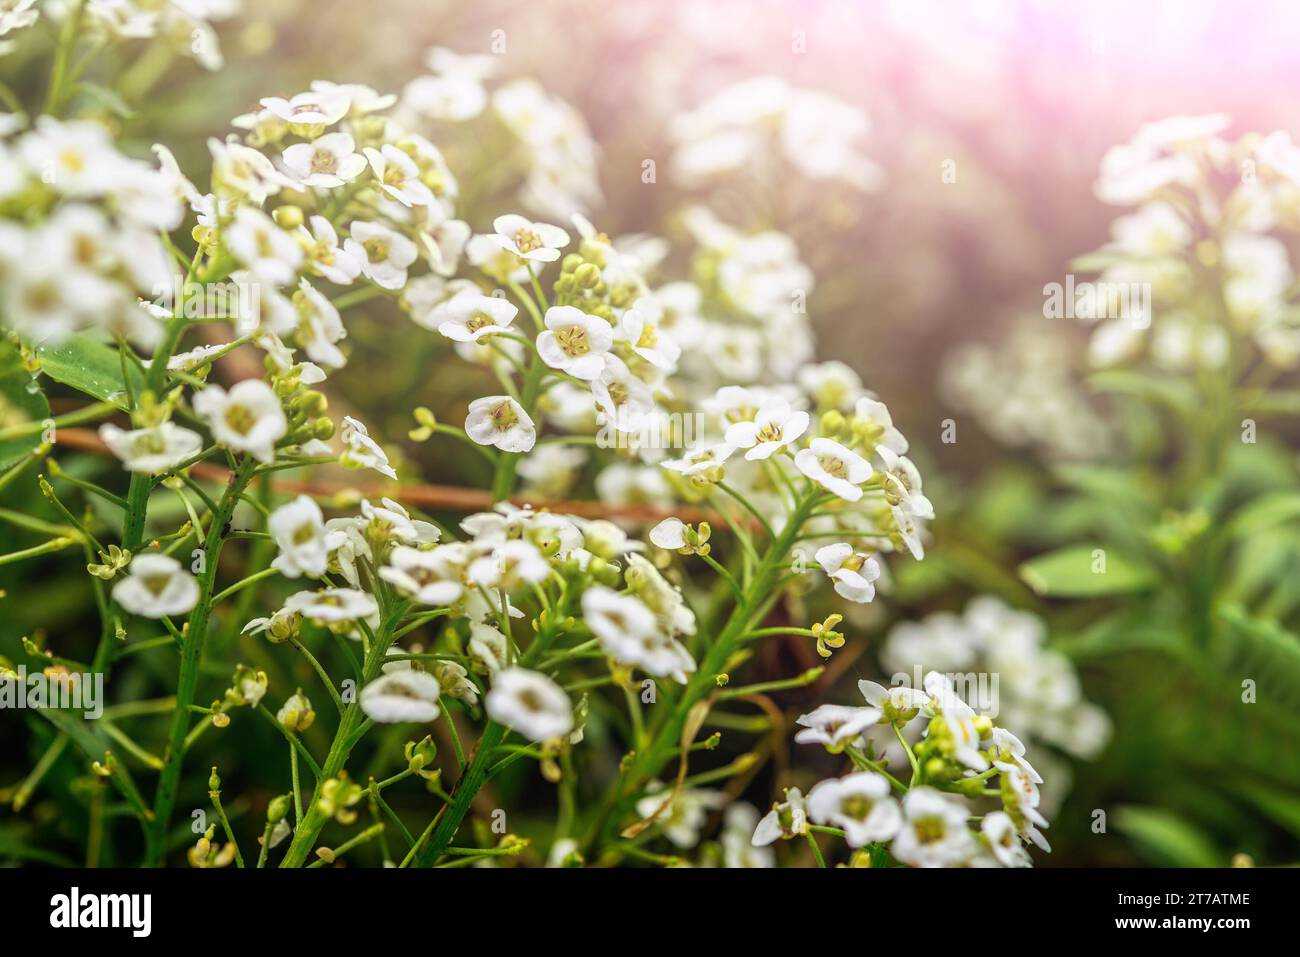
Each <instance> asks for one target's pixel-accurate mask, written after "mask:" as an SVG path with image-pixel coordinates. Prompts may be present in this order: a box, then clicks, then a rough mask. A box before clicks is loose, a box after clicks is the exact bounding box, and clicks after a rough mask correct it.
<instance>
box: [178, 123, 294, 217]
mask: <svg viewBox="0 0 1300 957" xmlns="http://www.w3.org/2000/svg"><path fill="white" fill-rule="evenodd" d="M208 149H209V151H210V152H211V153H212V188H213V190H214V192H215V193H216V194H217V195H218V196H219V197H221V198H220V199H211V200H208V199H203V200H202V201H201V202H195V201H194V200H193V199H191V201H190V205H191V206H194V207H195V208H196V209H199V208H200V207H205V209H203V210H202V212H204V213H206V214H208V215H212V216H214V218H215V214H216V213H218V212H224V210H225V208H226V207H225V206H224V204H223V202H222V201H223V200H224V199H226V198H227V197H228V196H229V194H231V193H234V194H237V195H242V196H246V197H248V199H249V201H250V202H253V203H256V204H257V205H259V206H260V205H261V204H262V203H264V202H266V198H267V197H268V196H274V195H275V194H276V193H278V192H280V190H282V189H286V188H288V189H298V188H300V187H299V184H298V183H297V182H295V181H294V180H292V179H290V178H289V177H288V176H285V175H284V174H283V173H281V172H280V171H279V170H278V169H276V168H275V164H274V163H272V162H271V161H270V160H269V159H267V158H266V157H265V156H263V155H262V154H261V153H259V152H258V151H257V150H255V149H253V148H252V147H249V146H245V145H244V144H243V143H240V142H239V141H238V140H237V139H235V138H234V137H231V138H230V139H229V140H227V141H226V142H224V143H223V142H222V141H221V140H218V139H210V140H208Z"/></svg>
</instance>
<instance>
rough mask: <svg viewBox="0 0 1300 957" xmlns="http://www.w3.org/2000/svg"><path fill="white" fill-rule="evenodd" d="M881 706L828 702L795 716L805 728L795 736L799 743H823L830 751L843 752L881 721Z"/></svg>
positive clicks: (796, 720)
mask: <svg viewBox="0 0 1300 957" xmlns="http://www.w3.org/2000/svg"><path fill="white" fill-rule="evenodd" d="M881 717H882V714H881V712H880V710H879V709H878V708H850V707H847V706H845V705H840V704H824V705H822V706H821V707H819V708H816V709H815V710H813V711H810V712H809V713H808V714H802V715H800V716H799V717H798V718H796V719H795V724H797V725H799V726H800V727H802V728H803V729H804V730H802V731H800V732H798V733H797V734H796V735H795V736H794V739H795V741H796V742H797V743H799V744H821V745H825V746H826V749H827V750H829V751H842V750H844V748H846V747H852V746H854V745H855V742H857V741H858V740H859V739H860V738H861V737H862V732H864V731H865V730H866V729H867V728H870V727H871V726H872V725H873V724H876V723H877V722H878V721H880V719H881Z"/></svg>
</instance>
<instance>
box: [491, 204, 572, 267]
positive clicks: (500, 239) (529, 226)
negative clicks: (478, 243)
mask: <svg viewBox="0 0 1300 957" xmlns="http://www.w3.org/2000/svg"><path fill="white" fill-rule="evenodd" d="M492 228H493V229H494V230H496V233H495V234H491V235H489V236H488V239H489V240H491V241H492V242H493V243H494V244H495V245H496V246H498V247H500V248H501V249H504V250H506V251H507V252H511V253H514V254H515V255H516V256H518V257H519V258H520V259H524V260H528V261H530V262H539V263H550V262H555V260H557V259H559V258H560V250H561V249H563V248H564V247H565V246H567V245H569V234H568V233H566V232H565V231H564V230H563V229H561V228H560V227H559V226H552V225H550V224H549V223H534V222H531V221H529V220H527V219H525V218H524V217H523V216H518V215H515V214H510V215H506V216H498V217H497V218H496V219H495V220H493V221H492Z"/></svg>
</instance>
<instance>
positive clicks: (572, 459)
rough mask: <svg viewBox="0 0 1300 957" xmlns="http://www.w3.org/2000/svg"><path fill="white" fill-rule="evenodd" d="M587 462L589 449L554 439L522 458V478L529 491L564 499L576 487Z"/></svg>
mask: <svg viewBox="0 0 1300 957" xmlns="http://www.w3.org/2000/svg"><path fill="white" fill-rule="evenodd" d="M586 463H587V452H586V450H585V449H582V448H579V447H577V446H572V445H561V444H559V443H558V442H552V443H551V444H549V445H540V446H538V447H537V448H535V449H534V450H533V453H532V454H531V455H529V456H527V457H526V458H523V459H520V460H519V469H518V471H519V477H520V478H522V479H523V480H524V481H525V483H526V485H525V490H526V492H527V493H529V494H533V495H540V496H541V497H542V498H563V497H564V496H565V495H567V494H568V493H569V490H570V489H571V488H573V485H574V483H575V482H576V481H577V480H578V477H579V476H580V475H581V474H582V467H583V466H584V465H585V464H586Z"/></svg>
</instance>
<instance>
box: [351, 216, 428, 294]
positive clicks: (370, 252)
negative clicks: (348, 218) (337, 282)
mask: <svg viewBox="0 0 1300 957" xmlns="http://www.w3.org/2000/svg"><path fill="white" fill-rule="evenodd" d="M348 232H349V233H350V234H351V235H350V236H349V237H348V239H347V240H346V241H345V242H344V243H343V248H344V250H346V251H347V252H348V253H349V254H350V255H351V256H353V257H355V258H356V260H357V261H358V262H359V263H361V271H362V272H363V273H365V274H366V276H367V277H369V279H370V280H371V281H373V282H374V283H375V285H377V286H381V287H383V288H384V289H401V288H402V287H403V286H404V285H406V269H407V267H408V266H410V265H411V263H413V262H415V259H416V256H417V255H418V252H419V251H418V250H417V249H416V246H415V243H413V242H411V240H409V239H408V238H407V237H405V236H403V235H402V234H401V233H399V232H397V231H396V230H393V229H389V228H388V227H387V226H384V225H381V224H380V223H368V222H363V221H357V222H354V223H353V224H352V225H351V226H349V227H348Z"/></svg>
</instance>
